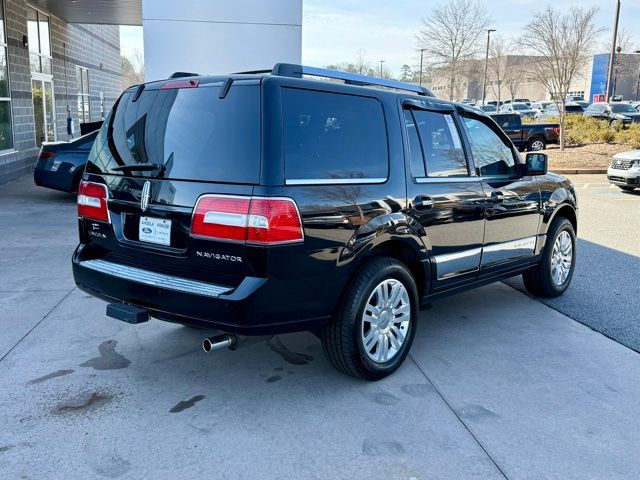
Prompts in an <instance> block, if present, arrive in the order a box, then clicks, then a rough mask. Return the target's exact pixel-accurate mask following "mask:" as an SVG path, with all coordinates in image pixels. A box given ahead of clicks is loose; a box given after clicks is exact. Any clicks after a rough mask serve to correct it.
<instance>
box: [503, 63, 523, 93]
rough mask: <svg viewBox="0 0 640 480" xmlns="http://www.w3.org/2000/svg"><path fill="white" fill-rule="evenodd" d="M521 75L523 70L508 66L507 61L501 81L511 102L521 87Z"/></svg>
mask: <svg viewBox="0 0 640 480" xmlns="http://www.w3.org/2000/svg"><path fill="white" fill-rule="evenodd" d="M522 74H523V69H522V68H518V66H517V65H514V64H509V61H508V59H507V64H506V65H505V68H504V73H503V81H504V86H505V88H506V89H507V93H508V94H509V98H510V99H511V101H512V102H513V101H514V100H515V99H516V96H517V95H518V91H519V90H520V87H521V85H522V81H523V78H522V77H523V75H522Z"/></svg>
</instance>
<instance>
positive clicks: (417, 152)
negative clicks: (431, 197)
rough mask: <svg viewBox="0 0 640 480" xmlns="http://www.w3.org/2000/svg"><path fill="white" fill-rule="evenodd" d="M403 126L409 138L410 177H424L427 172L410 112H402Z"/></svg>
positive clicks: (416, 129)
mask: <svg viewBox="0 0 640 480" xmlns="http://www.w3.org/2000/svg"><path fill="white" fill-rule="evenodd" d="M404 124H405V127H406V129H407V137H408V138H409V158H410V159H411V175H412V176H413V177H414V178H420V177H425V176H426V175H427V172H426V170H425V168H424V157H423V156H422V146H421V145H420V138H419V137H418V128H417V127H416V121H415V119H414V118H413V114H412V113H411V110H409V109H405V110H404Z"/></svg>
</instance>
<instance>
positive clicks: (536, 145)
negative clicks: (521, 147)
mask: <svg viewBox="0 0 640 480" xmlns="http://www.w3.org/2000/svg"><path fill="white" fill-rule="evenodd" d="M545 148H547V142H546V141H545V140H544V138H532V139H531V140H529V143H527V150H528V151H529V152H540V151H542V150H544V149H545Z"/></svg>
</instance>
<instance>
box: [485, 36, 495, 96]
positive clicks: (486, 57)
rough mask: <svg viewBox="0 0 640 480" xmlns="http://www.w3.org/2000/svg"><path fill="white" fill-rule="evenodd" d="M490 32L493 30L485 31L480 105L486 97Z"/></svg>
mask: <svg viewBox="0 0 640 480" xmlns="http://www.w3.org/2000/svg"><path fill="white" fill-rule="evenodd" d="M491 32H495V30H493V29H491V28H490V29H489V30H487V54H486V55H485V57H484V77H483V78H482V105H484V100H485V98H486V96H487V70H488V68H489V45H490V43H491Z"/></svg>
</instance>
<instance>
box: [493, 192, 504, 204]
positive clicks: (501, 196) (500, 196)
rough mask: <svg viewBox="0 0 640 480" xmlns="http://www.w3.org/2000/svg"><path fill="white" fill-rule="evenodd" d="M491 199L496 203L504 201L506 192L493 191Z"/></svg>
mask: <svg viewBox="0 0 640 480" xmlns="http://www.w3.org/2000/svg"><path fill="white" fill-rule="evenodd" d="M491 200H493V201H494V202H496V203H502V202H504V193H502V192H491Z"/></svg>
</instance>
